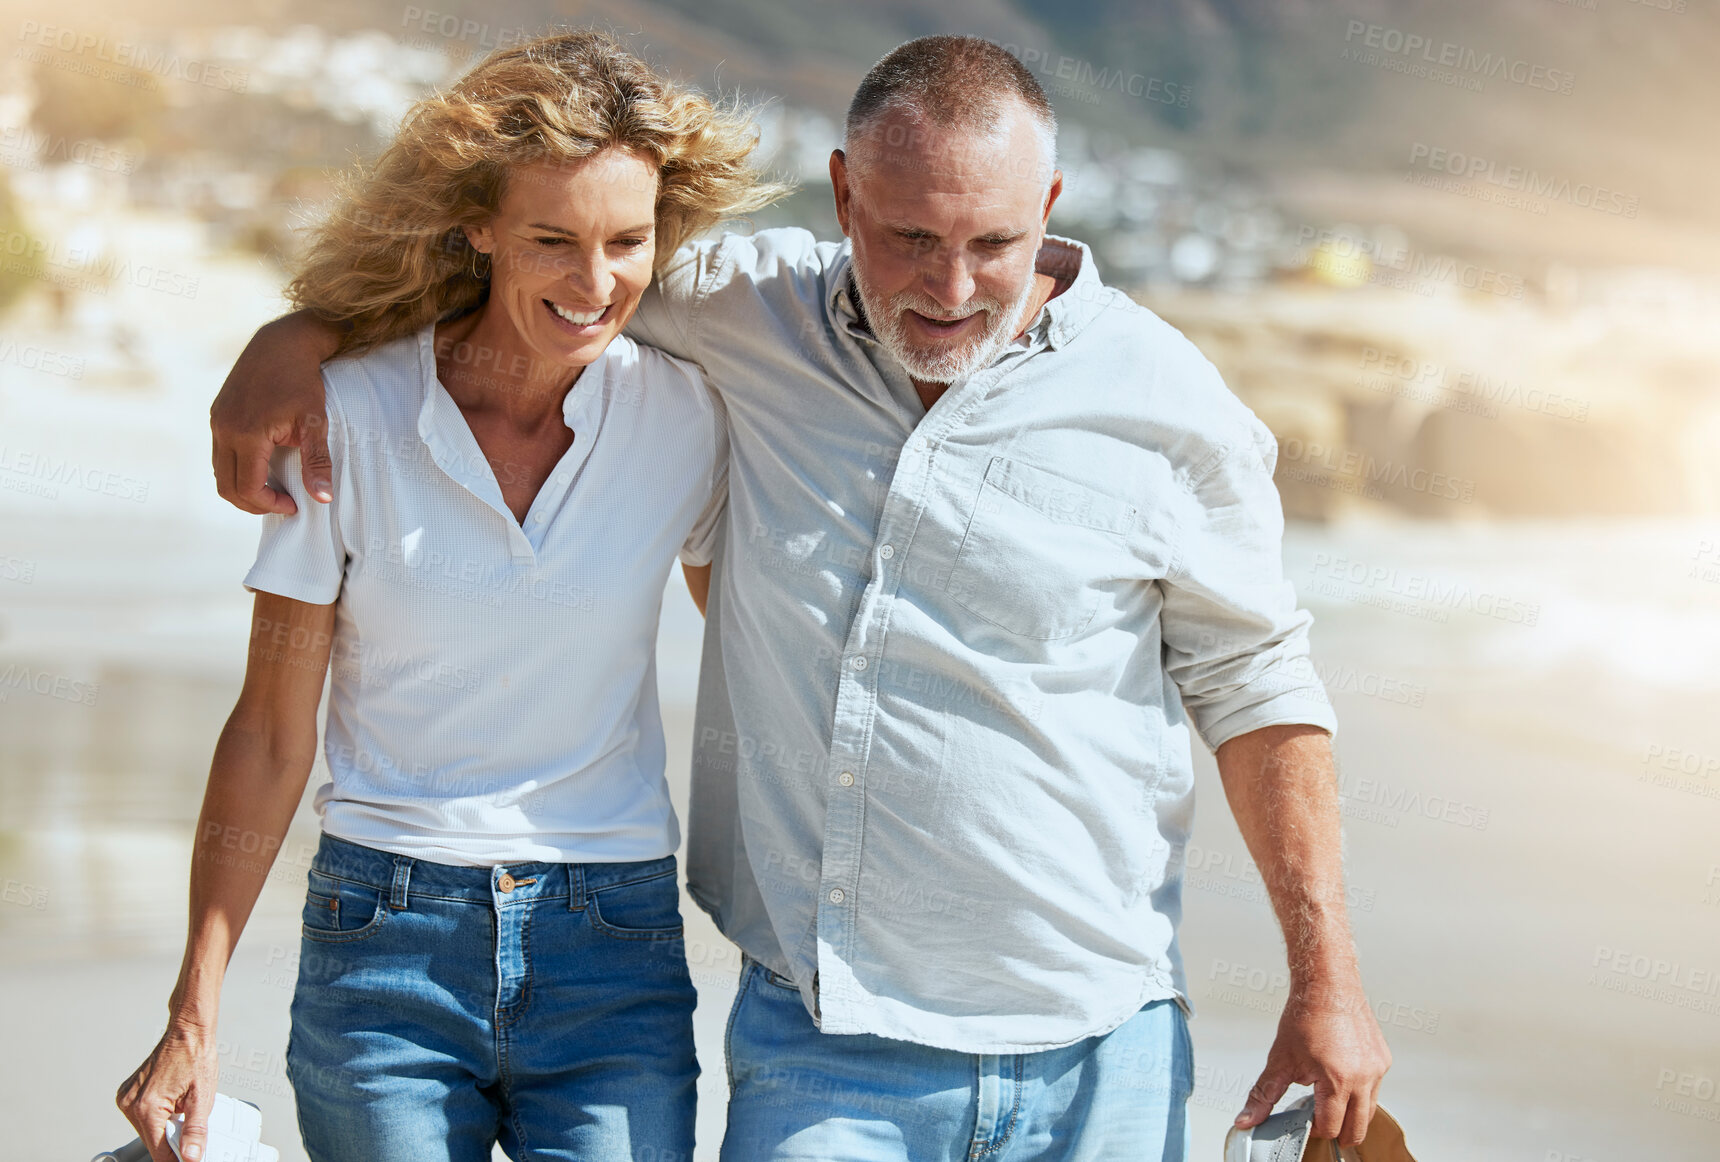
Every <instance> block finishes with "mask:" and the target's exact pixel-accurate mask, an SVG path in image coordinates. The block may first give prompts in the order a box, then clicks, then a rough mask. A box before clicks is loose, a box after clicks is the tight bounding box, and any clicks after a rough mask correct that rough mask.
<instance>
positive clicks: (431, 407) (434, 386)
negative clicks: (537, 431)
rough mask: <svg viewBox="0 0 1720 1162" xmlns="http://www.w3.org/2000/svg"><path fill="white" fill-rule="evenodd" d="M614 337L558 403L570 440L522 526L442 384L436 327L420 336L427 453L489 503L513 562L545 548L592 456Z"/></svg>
mask: <svg viewBox="0 0 1720 1162" xmlns="http://www.w3.org/2000/svg"><path fill="white" fill-rule="evenodd" d="M624 341H625V340H623V339H621V338H619V337H617V338H616V339H614V340H612V341H611V342H610V344H609V346H608V347H605V348H604V349H603V352H602V354H600V355H598V357H597V358H596V359H594V360H593V361H592V362H591V363H590V364H588V365H587V366H586V367H585V369H584V370H583V371H581V372H580V375H579V378H578V379H577V380H575V381H574V383H573V386H572V387H570V388H569V389H568V391H567V395H566V396H565V397H563V399H562V401H561V417H562V422H563V423H565V424H566V425H567V427H568V430H569V431H571V432H573V434H574V437H573V442H572V443H571V444H570V445H569V446H568V449H567V451H566V452H564V453H563V454H562V457H561V459H560V460H558V461H557V462H556V465H555V467H554V468H553V469H551V471H550V474H549V476H548V477H547V478H546V479H545V480H544V483H543V486H542V487H541V488H539V489H538V493H537V495H536V496H535V497H533V498H532V503H531V507H530V509H528V510H527V511H526V519H525V520H524V522H521V521H518V520H516V519H515V518H514V514H513V511H512V510H511V509H509V508H508V505H507V501H506V500H504V499H503V497H502V486H501V483H500V482H499V481H498V480H497V479H496V474H495V472H494V471H493V470H492V469H491V467H490V461H489V458H488V457H487V456H485V455H484V450H483V448H482V447H481V446H480V445H479V443H478V438H477V437H476V436H474V435H473V434H472V426H471V425H470V424H469V423H467V422H466V415H465V413H464V412H462V411H461V410H460V405H459V404H458V403H456V402H455V400H454V397H453V396H452V395H450V394H449V393H448V389H447V388H446V387H445V386H443V383H442V380H441V377H440V376H439V375H438V374H437V373H436V325H435V324H434V323H431V324H429V325H427V326H426V327H424V328H423V329H422V330H420V331H419V332H418V364H419V372H420V383H421V386H422V388H423V391H424V399H423V403H422V404H421V406H420V407H419V410H418V435H419V438H420V439H422V440H423V441H424V445H425V447H426V448H428V449H429V451H430V456H431V458H432V459H433V460H434V461H435V462H436V466H437V467H438V468H440V469H441V470H442V471H443V472H444V473H446V474H447V475H448V476H449V477H450V478H451V479H452V480H453V481H454V482H455V483H456V484H458V485H460V487H462V488H464V489H465V490H466V491H467V492H469V493H471V494H472V495H473V496H475V497H476V498H477V499H478V500H480V501H482V502H483V503H484V504H486V505H488V506H489V507H490V509H491V510H492V511H494V512H495V513H496V515H497V516H498V517H500V518H501V519H502V520H503V521H504V522H506V524H507V527H508V541H509V544H510V545H511V546H512V549H513V556H514V560H515V561H517V562H529V561H533V560H535V559H536V557H537V553H538V551H539V550H540V549H541V548H542V547H543V539H544V536H545V534H546V533H547V532H548V531H549V527H550V525H551V523H552V521H551V519H550V517H551V516H552V515H553V514H554V513H555V512H556V511H557V510H558V509H560V507H561V505H562V501H563V500H564V499H565V498H566V496H567V494H568V492H569V491H571V490H572V488H573V486H574V484H575V483H576V482H577V480H578V477H579V474H580V469H582V468H583V467H584V466H585V462H586V460H588V459H589V458H590V456H591V449H592V447H593V446H594V445H595V444H596V442H597V436H598V433H599V431H600V430H601V429H602V426H603V419H604V415H605V413H606V411H607V408H606V401H607V400H608V399H609V397H610V396H611V395H613V394H614V393H613V392H611V391H609V390H607V387H608V380H609V377H610V374H611V371H612V365H613V360H612V359H611V351H612V349H613V348H614V346H615V344H616V343H619V342H624Z"/></svg>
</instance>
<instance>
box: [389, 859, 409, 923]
mask: <svg viewBox="0 0 1720 1162" xmlns="http://www.w3.org/2000/svg"><path fill="white" fill-rule="evenodd" d="M412 864H413V859H412V857H411V856H409V855H397V856H395V857H394V883H393V885H392V886H391V887H390V888H389V889H388V906H389V907H390V908H392V909H394V911H396V912H404V911H405V910H406V883H407V881H408V880H410V879H411V878H412Z"/></svg>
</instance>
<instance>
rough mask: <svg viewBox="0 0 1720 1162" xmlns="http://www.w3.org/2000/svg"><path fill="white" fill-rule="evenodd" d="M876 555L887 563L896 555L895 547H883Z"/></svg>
mask: <svg viewBox="0 0 1720 1162" xmlns="http://www.w3.org/2000/svg"><path fill="white" fill-rule="evenodd" d="M878 555H879V556H880V557H882V558H884V559H885V560H886V561H888V560H889V559H890V558H891V557H894V556H895V555H896V546H894V545H885V546H884V547H883V548H881V549H879V550H878Z"/></svg>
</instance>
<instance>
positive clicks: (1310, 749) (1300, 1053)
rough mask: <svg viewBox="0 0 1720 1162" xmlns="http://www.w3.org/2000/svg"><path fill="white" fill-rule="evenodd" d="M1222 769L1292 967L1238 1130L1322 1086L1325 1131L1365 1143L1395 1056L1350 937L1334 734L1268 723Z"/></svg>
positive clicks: (1321, 1128) (1322, 1134) (1318, 1095)
mask: <svg viewBox="0 0 1720 1162" xmlns="http://www.w3.org/2000/svg"><path fill="white" fill-rule="evenodd" d="M1218 773H1219V777H1220V778H1221V779H1223V780H1224V793H1225V796H1226V797H1227V798H1228V799H1229V800H1230V809H1231V813H1232V814H1234V815H1235V816H1236V825H1237V827H1238V828H1240V829H1241V831H1242V838H1243V840H1244V842H1246V843H1247V844H1248V852H1249V854H1250V855H1251V856H1253V857H1254V863H1255V866H1256V867H1258V868H1259V869H1260V878H1261V879H1262V880H1263V881H1265V884H1266V890H1267V893H1268V894H1269V895H1270V896H1271V897H1272V907H1273V910H1274V911H1275V912H1277V914H1278V924H1279V927H1280V928H1282V929H1283V932H1284V946H1285V956H1286V959H1287V960H1288V961H1289V964H1290V999H1289V1001H1288V1002H1286V1004H1285V1006H1284V1015H1283V1016H1282V1017H1281V1018H1279V1021H1278V1036H1277V1038H1276V1039H1275V1040H1274V1041H1273V1042H1272V1050H1271V1052H1269V1053H1268V1054H1267V1056H1266V1068H1265V1070H1263V1071H1262V1072H1261V1074H1260V1080H1259V1081H1258V1082H1256V1083H1255V1086H1254V1088H1253V1089H1252V1090H1250V1091H1249V1094H1248V1102H1247V1104H1246V1105H1245V1106H1244V1107H1243V1111H1242V1113H1241V1114H1240V1115H1239V1116H1238V1117H1237V1119H1236V1124H1237V1125H1238V1126H1247V1127H1252V1126H1257V1125H1259V1124H1260V1123H1261V1122H1262V1121H1263V1120H1265V1118H1266V1116H1267V1115H1268V1114H1270V1113H1271V1112H1272V1105H1273V1103H1274V1102H1276V1101H1277V1100H1278V1099H1279V1098H1280V1097H1282V1096H1284V1090H1285V1089H1286V1088H1287V1087H1288V1086H1289V1085H1290V1084H1291V1083H1292V1082H1296V1083H1299V1084H1302V1085H1312V1086H1313V1087H1314V1136H1315V1137H1317V1138H1334V1139H1336V1140H1337V1141H1338V1142H1339V1143H1341V1144H1342V1145H1345V1146H1354V1145H1355V1144H1357V1143H1358V1142H1360V1141H1361V1140H1362V1139H1363V1138H1364V1137H1365V1136H1366V1134H1367V1132H1368V1122H1369V1121H1370V1120H1372V1118H1373V1116H1374V1104H1375V1099H1376V1097H1377V1095H1378V1093H1379V1088H1380V1081H1381V1079H1382V1078H1384V1076H1385V1072H1386V1070H1387V1069H1389V1068H1391V1062H1392V1055H1391V1050H1390V1049H1388V1048H1386V1042H1385V1038H1384V1037H1383V1036H1381V1035H1380V1027H1379V1025H1378V1024H1377V1023H1376V1022H1375V1021H1374V1014H1373V1010H1372V1009H1371V1008H1370V1007H1369V1006H1368V998H1367V994H1366V993H1365V992H1363V990H1362V978H1361V973H1360V972H1359V971H1358V970H1357V967H1356V949H1355V944H1354V943H1353V942H1352V941H1351V939H1350V920H1349V914H1348V912H1347V911H1346V909H1345V907H1344V861H1343V843H1342V837H1341V834H1340V831H1339V827H1338V785H1337V784H1338V780H1337V775H1336V771H1335V768H1334V766H1333V763H1332V745H1331V738H1330V736H1328V735H1327V734H1326V732H1325V731H1323V730H1321V729H1319V728H1318V727H1314V726H1297V725H1285V726H1267V727H1262V728H1261V729H1259V730H1255V731H1250V732H1249V733H1247V734H1242V735H1238V736H1237V737H1235V738H1233V739H1230V740H1229V741H1228V742H1226V743H1225V744H1224V745H1223V746H1221V747H1219V748H1218Z"/></svg>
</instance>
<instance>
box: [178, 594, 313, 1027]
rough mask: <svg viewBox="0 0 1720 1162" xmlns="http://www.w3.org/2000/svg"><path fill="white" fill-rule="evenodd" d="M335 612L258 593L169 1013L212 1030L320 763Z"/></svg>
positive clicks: (197, 855) (211, 789)
mask: <svg viewBox="0 0 1720 1162" xmlns="http://www.w3.org/2000/svg"><path fill="white" fill-rule="evenodd" d="M333 626H334V607H333V606H318V605H308V604H305V603H303V602H297V601H291V600H289V599H287V598H283V597H276V596H273V595H270V594H258V596H257V607H256V612H255V614H254V616H253V622H252V633H251V645H250V657H249V660H248V663H247V666H246V672H245V686H244V689H243V690H242V691H241V693H240V695H239V703H238V705H237V706H235V707H234V709H233V713H232V715H231V716H230V717H229V718H228V720H227V725H226V726H225V727H224V728H223V729H222V731H221V738H220V740H219V742H218V743H217V744H216V747H215V758H214V761H213V763H212V764H211V766H210V772H209V785H208V788H207V790H206V791H205V792H204V796H203V809H202V812H201V813H200V815H199V817H198V820H197V835H196V839H195V841H194V844H193V848H192V858H191V909H190V924H189V930H188V933H187V936H186V943H185V958H184V961H183V962H182V964H181V966H180V974H179V981H178V983H177V984H176V985H175V986H174V990H173V995H172V998H171V1000H170V1001H169V1008H170V1011H171V1013H172V1016H173V1018H174V1019H175V1020H176V1021H179V1022H182V1023H187V1024H194V1025H204V1026H212V1025H213V1023H214V1018H215V1012H216V1009H217V1008H218V1006H219V1002H220V996H221V981H222V979H223V978H224V976H225V974H226V970H227V963H228V961H229V960H230V959H231V958H232V955H233V949H234V948H235V947H236V946H237V945H238V943H239V936H240V934H241V933H243V932H244V930H245V923H246V921H247V920H248V919H249V918H250V915H251V910H252V909H253V908H254V907H255V906H256V903H257V897H258V896H259V895H260V894H261V893H262V890H263V885H264V883H265V882H266V881H267V879H268V875H269V869H270V868H271V867H272V866H273V864H274V860H275V855H276V853H277V852H278V851H279V850H280V847H281V843H282V841H283V839H284V838H285V836H286V832H287V828H288V827H289V826H290V825H291V823H292V818H293V812H294V811H295V810H296V809H297V808H298V804H299V800H300V798H301V797H302V796H303V795H304V789H305V783H306V782H307V781H308V779H309V777H310V772H311V766H312V764H313V763H314V762H315V759H316V743H317V726H316V712H317V704H318V703H319V702H320V701H321V698H322V685H323V675H324V673H325V672H326V671H327V668H328V657H329V651H330V648H331V645H332V638H331V635H332V631H333Z"/></svg>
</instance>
